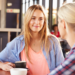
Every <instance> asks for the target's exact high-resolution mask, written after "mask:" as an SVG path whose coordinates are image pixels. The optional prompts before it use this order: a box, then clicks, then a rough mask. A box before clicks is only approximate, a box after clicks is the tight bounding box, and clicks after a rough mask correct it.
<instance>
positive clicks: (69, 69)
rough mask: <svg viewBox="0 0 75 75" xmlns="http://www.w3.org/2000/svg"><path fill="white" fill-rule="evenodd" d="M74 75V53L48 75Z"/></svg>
mask: <svg viewBox="0 0 75 75" xmlns="http://www.w3.org/2000/svg"><path fill="white" fill-rule="evenodd" d="M74 74H75V52H72V54H71V55H70V56H69V57H68V58H67V59H66V60H65V61H64V62H63V63H62V64H61V65H59V66H58V67H57V68H55V69H54V70H53V71H51V72H50V73H49V74H48V75H74Z"/></svg>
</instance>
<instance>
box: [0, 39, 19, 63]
mask: <svg viewBox="0 0 75 75" xmlns="http://www.w3.org/2000/svg"><path fill="white" fill-rule="evenodd" d="M17 43H18V42H17V40H16V39H14V40H12V41H11V42H9V43H8V44H7V45H6V47H5V48H4V49H3V50H2V51H1V52H0V61H1V62H6V61H8V62H13V61H15V60H16V50H17Z"/></svg>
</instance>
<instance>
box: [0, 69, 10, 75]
mask: <svg viewBox="0 0 75 75" xmlns="http://www.w3.org/2000/svg"><path fill="white" fill-rule="evenodd" d="M0 75H10V72H9V71H3V70H1V69H0Z"/></svg>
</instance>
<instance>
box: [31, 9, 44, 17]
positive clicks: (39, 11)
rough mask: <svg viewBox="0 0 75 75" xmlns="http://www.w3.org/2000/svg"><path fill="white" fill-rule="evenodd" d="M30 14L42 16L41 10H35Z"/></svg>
mask: <svg viewBox="0 0 75 75" xmlns="http://www.w3.org/2000/svg"><path fill="white" fill-rule="evenodd" d="M32 16H38V17H44V14H43V12H42V11H41V10H35V11H34V13H33V15H32Z"/></svg>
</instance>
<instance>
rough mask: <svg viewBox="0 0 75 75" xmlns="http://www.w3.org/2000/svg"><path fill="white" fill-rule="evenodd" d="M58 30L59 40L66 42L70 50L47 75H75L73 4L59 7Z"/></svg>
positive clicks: (74, 17) (74, 13) (74, 15)
mask: <svg viewBox="0 0 75 75" xmlns="http://www.w3.org/2000/svg"><path fill="white" fill-rule="evenodd" d="M58 28H59V32H60V35H61V38H63V39H65V40H67V42H68V43H69V45H70V47H71V50H70V52H69V54H68V56H67V58H66V59H65V61H64V62H63V63H62V64H61V65H59V66H58V67H57V68H56V69H55V70H53V71H52V72H51V73H50V74H49V75H75V2H74V3H67V4H65V5H63V6H62V7H60V9H59V11H58Z"/></svg>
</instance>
